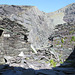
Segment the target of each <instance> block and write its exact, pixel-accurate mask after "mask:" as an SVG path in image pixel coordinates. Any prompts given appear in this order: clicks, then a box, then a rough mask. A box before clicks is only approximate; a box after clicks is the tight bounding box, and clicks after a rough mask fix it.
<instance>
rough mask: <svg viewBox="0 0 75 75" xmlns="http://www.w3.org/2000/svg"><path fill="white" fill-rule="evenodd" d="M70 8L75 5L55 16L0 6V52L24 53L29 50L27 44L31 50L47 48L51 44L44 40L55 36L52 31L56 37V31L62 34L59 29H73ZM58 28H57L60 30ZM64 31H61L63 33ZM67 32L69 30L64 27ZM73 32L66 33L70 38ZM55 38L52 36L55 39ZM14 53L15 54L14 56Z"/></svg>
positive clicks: (35, 10) (33, 7)
mask: <svg viewBox="0 0 75 75" xmlns="http://www.w3.org/2000/svg"><path fill="white" fill-rule="evenodd" d="M74 7H75V3H73V4H70V5H68V6H66V7H64V8H62V9H59V10H57V11H55V12H51V13H45V12H43V11H40V10H39V9H38V8H37V7H35V6H17V5H0V48H1V52H2V51H4V52H5V53H7V52H8V54H12V52H14V53H15V54H16V53H17V54H18V52H19V51H21V50H24V51H25V50H27V48H26V47H28V48H29V49H28V50H30V44H29V43H31V44H32V45H33V47H34V48H35V49H41V48H45V47H49V46H51V44H53V43H55V42H52V41H50V40H49V39H48V38H49V37H50V36H51V35H52V34H53V33H55V32H54V31H57V34H58V35H59V34H60V33H59V31H58V30H62V29H60V28H62V25H64V24H68V23H69V25H70V24H71V25H72V23H73V25H72V26H74V21H75V20H74V17H75V14H74V13H75V11H74ZM70 10H71V11H70ZM72 13H73V14H72ZM70 16H71V18H70ZM69 20H70V21H69ZM68 21H69V22H68ZM58 25H61V27H59V26H58ZM56 26H58V29H55V27H56ZM64 26H65V25H64ZM65 27H66V26H65ZM65 27H64V30H66V28H65ZM68 28H70V27H69V26H68ZM72 28H73V27H72ZM64 30H63V31H64ZM74 31H75V30H74V29H73V31H71V32H70V33H71V34H72V33H73V34H74V33H75V32H74ZM65 32H67V31H65ZM65 32H64V33H65ZM53 35H55V34H53ZM58 35H56V36H57V37H58ZM73 36H74V35H73ZM59 38H60V37H59ZM69 39H71V38H69ZM60 41H61V40H59V42H60ZM27 42H28V44H27ZM61 43H62V42H61ZM73 43H74V41H73ZM58 47H59V46H58ZM61 47H62V45H61ZM5 50H6V51H5ZM7 50H8V51H7ZM11 50H12V51H11ZM17 50H18V52H16V51H17Z"/></svg>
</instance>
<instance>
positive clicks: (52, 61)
mask: <svg viewBox="0 0 75 75" xmlns="http://www.w3.org/2000/svg"><path fill="white" fill-rule="evenodd" d="M50 64H51V66H53V67H56V64H57V62H55V61H54V60H53V59H51V60H50Z"/></svg>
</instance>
